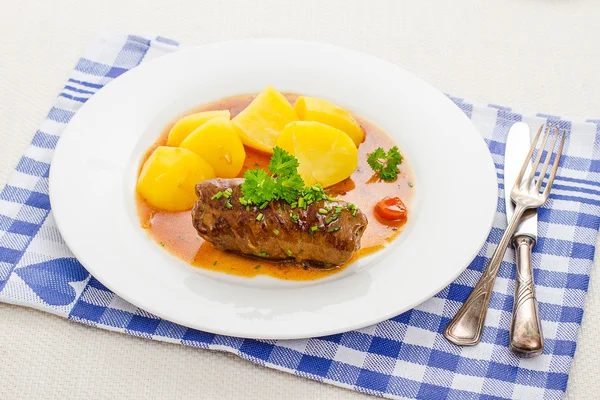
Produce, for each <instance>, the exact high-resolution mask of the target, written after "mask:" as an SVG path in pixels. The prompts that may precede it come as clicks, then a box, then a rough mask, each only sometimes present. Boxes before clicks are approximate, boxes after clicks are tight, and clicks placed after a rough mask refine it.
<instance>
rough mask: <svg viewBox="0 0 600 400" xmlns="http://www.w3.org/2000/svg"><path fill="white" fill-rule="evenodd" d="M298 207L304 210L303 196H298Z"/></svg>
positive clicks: (304, 201)
mask: <svg viewBox="0 0 600 400" xmlns="http://www.w3.org/2000/svg"><path fill="white" fill-rule="evenodd" d="M298 207H300V208H303V209H305V210H306V200H304V197H299V198H298Z"/></svg>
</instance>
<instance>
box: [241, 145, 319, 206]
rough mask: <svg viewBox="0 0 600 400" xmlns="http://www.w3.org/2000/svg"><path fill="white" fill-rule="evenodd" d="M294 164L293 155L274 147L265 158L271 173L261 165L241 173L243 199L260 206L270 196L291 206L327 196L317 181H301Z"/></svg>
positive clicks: (305, 203) (307, 203)
mask: <svg viewBox="0 0 600 400" xmlns="http://www.w3.org/2000/svg"><path fill="white" fill-rule="evenodd" d="M298 166H299V163H298V159H297V158H296V157H294V156H292V155H291V154H290V153H288V152H287V151H285V150H283V149H282V148H280V147H275V148H274V149H273V156H272V157H271V161H270V162H269V172H271V174H269V173H268V172H267V171H265V170H264V169H251V170H248V171H246V173H244V178H245V181H244V183H243V184H242V195H243V196H244V197H243V202H245V203H246V204H254V205H259V206H264V205H265V203H268V202H270V201H271V200H284V201H285V202H286V203H288V204H290V205H292V208H296V207H298V206H299V207H300V208H304V209H306V207H307V206H308V205H310V204H311V203H313V202H315V201H319V200H327V199H328V197H327V195H325V193H324V192H323V188H322V187H321V185H314V186H312V187H305V186H304V181H303V180H302V177H301V176H300V174H298ZM240 202H242V200H240ZM242 204H244V203H242Z"/></svg>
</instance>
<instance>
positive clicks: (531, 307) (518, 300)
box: [510, 235, 544, 357]
mask: <svg viewBox="0 0 600 400" xmlns="http://www.w3.org/2000/svg"><path fill="white" fill-rule="evenodd" d="M534 245H535V240H534V239H533V238H532V237H530V236H527V235H519V236H516V237H515V238H514V239H513V246H514V247H515V251H516V253H517V257H516V258H517V278H516V282H515V301H514V307H513V317H512V324H511V327H510V348H511V350H512V351H513V352H514V353H515V354H517V355H518V356H521V357H535V356H538V355H539V354H541V352H542V350H543V348H544V337H543V335H542V326H541V323H540V317H539V313H538V304H537V300H536V298H535V289H534V286H533V268H532V265H531V249H532V248H533V246H534Z"/></svg>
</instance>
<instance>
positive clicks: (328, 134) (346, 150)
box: [277, 121, 358, 187]
mask: <svg viewBox="0 0 600 400" xmlns="http://www.w3.org/2000/svg"><path fill="white" fill-rule="evenodd" d="M277 146H279V147H281V148H282V149H284V150H286V151H288V152H289V153H290V154H293V155H294V156H296V158H297V159H298V161H299V162H300V166H299V167H298V173H299V174H300V176H301V177H302V179H304V182H305V183H306V184H307V185H309V186H311V185H314V184H317V183H320V184H321V185H322V186H323V187H328V186H331V185H334V184H336V183H338V182H341V181H343V180H344V179H346V178H348V177H349V176H350V175H352V173H353V172H354V171H355V170H356V167H357V166H358V150H357V149H356V145H355V144H354V142H353V141H352V139H350V137H349V136H348V135H346V134H345V133H344V132H342V131H340V130H339V129H336V128H334V127H331V126H329V125H325V124H322V123H320V122H315V121H297V122H291V123H290V124H288V125H286V127H285V128H284V130H283V132H282V133H281V135H279V137H278V138H277Z"/></svg>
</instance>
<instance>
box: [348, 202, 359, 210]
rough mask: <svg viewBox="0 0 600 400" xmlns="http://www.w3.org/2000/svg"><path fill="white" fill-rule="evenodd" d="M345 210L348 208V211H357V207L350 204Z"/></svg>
mask: <svg viewBox="0 0 600 400" xmlns="http://www.w3.org/2000/svg"><path fill="white" fill-rule="evenodd" d="M347 208H348V210H357V209H358V207H356V206H355V205H354V204H352V203H350V204H348V206H347Z"/></svg>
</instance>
